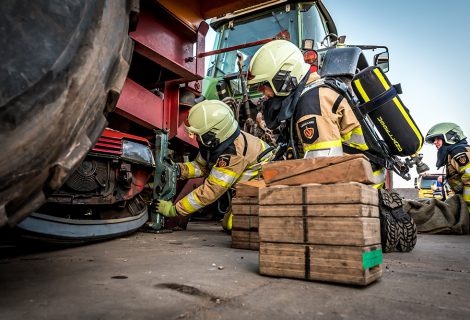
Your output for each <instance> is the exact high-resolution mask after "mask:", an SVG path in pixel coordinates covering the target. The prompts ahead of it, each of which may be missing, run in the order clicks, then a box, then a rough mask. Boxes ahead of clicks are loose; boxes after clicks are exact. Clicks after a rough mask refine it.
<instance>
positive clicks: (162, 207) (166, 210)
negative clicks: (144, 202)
mask: <svg viewBox="0 0 470 320" xmlns="http://www.w3.org/2000/svg"><path fill="white" fill-rule="evenodd" d="M155 212H156V213H159V214H161V215H163V216H165V217H167V218H173V217H176V216H177V215H178V213H177V212H176V207H175V205H174V204H173V202H171V201H167V200H157V204H156V207H155Z"/></svg>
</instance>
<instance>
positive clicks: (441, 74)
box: [323, 0, 470, 187]
mask: <svg viewBox="0 0 470 320" xmlns="http://www.w3.org/2000/svg"><path fill="white" fill-rule="evenodd" d="M323 2H324V4H325V6H326V7H327V9H328V11H329V12H330V14H331V16H332V17H333V20H334V21H335V23H336V27H337V29H338V33H339V34H340V35H346V36H347V37H346V43H348V44H375V45H385V46H387V47H388V48H389V51H390V71H389V72H388V73H387V76H388V78H389V79H390V81H391V82H392V83H401V84H402V88H403V95H401V98H402V100H403V102H404V104H405V105H406V106H407V107H408V108H409V109H410V113H411V116H412V117H413V118H414V120H415V122H416V123H417V124H418V126H419V128H420V130H421V132H422V133H423V135H425V134H426V132H427V131H428V129H429V128H430V127H431V126H433V125H434V124H435V123H438V122H455V123H457V124H459V125H460V126H461V128H462V129H463V131H464V132H465V134H466V135H467V136H469V135H470V81H469V79H470V17H469V15H470V1H468V0H449V1H425V0H394V1H390V0H389V1H383V0H375V1H373V0H356V1H351V0H324V1H323ZM468 140H470V139H468ZM421 152H422V153H423V154H424V157H425V160H426V162H427V164H428V165H429V167H430V168H431V169H432V170H433V171H436V166H435V163H436V150H435V148H434V146H430V145H425V146H424V147H423V149H422V150H421ZM411 172H412V173H413V175H414V176H416V174H415V170H414V169H412V171H411ZM395 186H396V187H412V186H413V182H412V180H411V181H410V182H407V181H404V180H402V179H395Z"/></svg>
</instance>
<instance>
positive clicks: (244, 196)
mask: <svg viewBox="0 0 470 320" xmlns="http://www.w3.org/2000/svg"><path fill="white" fill-rule="evenodd" d="M263 187H265V184H264V181H262V180H261V181H260V180H257V181H248V182H242V183H238V184H237V186H236V196H235V197H234V198H233V199H232V212H233V220H232V248H237V249H250V250H258V249H259V237H258V225H259V217H258V213H259V190H260V188H263Z"/></svg>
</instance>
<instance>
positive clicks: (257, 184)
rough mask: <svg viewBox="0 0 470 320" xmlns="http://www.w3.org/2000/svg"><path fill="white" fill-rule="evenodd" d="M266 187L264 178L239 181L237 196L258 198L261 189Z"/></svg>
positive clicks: (236, 188)
mask: <svg viewBox="0 0 470 320" xmlns="http://www.w3.org/2000/svg"><path fill="white" fill-rule="evenodd" d="M264 187H266V183H265V182H264V180H252V181H243V182H238V183H237V185H236V187H235V190H236V192H235V197H239V198H243V197H256V198H258V194H259V189H260V188H264Z"/></svg>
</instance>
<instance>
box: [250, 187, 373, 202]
mask: <svg viewBox="0 0 470 320" xmlns="http://www.w3.org/2000/svg"><path fill="white" fill-rule="evenodd" d="M351 203H362V204H371V205H374V206H378V205H379V198H378V194H377V190H376V189H374V188H373V187H371V186H368V185H365V184H362V183H357V182H349V183H336V184H304V185H300V186H272V187H266V188H262V189H260V192H259V204H260V205H278V204H282V205H285V204H302V205H303V204H351Z"/></svg>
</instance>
